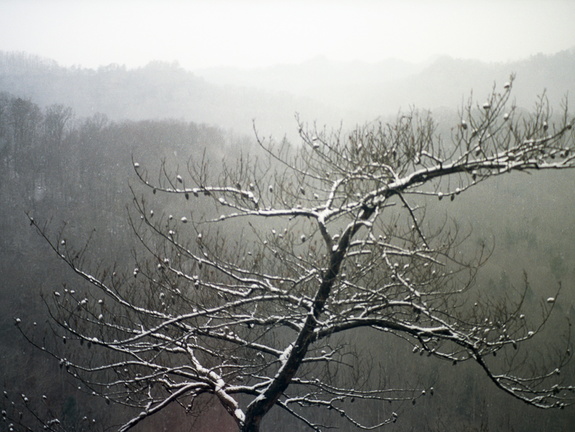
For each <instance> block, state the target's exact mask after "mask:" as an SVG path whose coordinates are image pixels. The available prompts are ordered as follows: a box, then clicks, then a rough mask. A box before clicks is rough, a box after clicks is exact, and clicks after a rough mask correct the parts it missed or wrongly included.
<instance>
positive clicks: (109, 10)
mask: <svg viewBox="0 0 575 432" xmlns="http://www.w3.org/2000/svg"><path fill="white" fill-rule="evenodd" d="M574 19H575V1H574V0H475V1H471V0H380V1H376V0H331V1H326V0H324V1H313V0H305V1H304V0H286V1H283V0H267V1H264V0H246V1H243V0H235V1H233V0H197V1H194V0H191V1H184V0H180V1H177V0H157V1H154V0H137V1H135V0H114V1H111V0H91V1H87V0H0V50H3V51H26V52H29V53H32V54H38V55H41V56H43V57H49V58H52V59H54V60H56V61H57V62H58V63H59V64H61V65H64V66H69V65H80V66H84V67H97V66H100V65H107V64H110V63H119V64H125V65H126V66H128V67H136V66H143V65H145V64H147V63H148V62H149V61H151V60H162V61H169V62H171V61H178V62H179V63H180V64H181V65H182V66H184V67H185V68H187V69H196V68H202V67H210V66H221V65H228V66H240V67H253V66H267V65H273V64H278V63H299V62H302V61H305V60H308V59H310V58H313V57H315V56H318V55H324V56H326V57H328V58H330V59H333V60H365V61H372V62H375V61H379V60H383V59H386V58H390V57H395V58H399V59H403V60H408V61H414V62H419V61H424V60H427V59H429V58H430V57H431V56H434V55H437V54H447V55H451V56H453V57H457V58H475V59H480V60H485V61H507V60H516V59H521V58H526V57H529V56H530V55H533V54H537V53H540V52H542V53H546V54H552V53H555V52H558V51H561V50H564V49H568V48H571V47H575V27H574V26H573V20H574Z"/></svg>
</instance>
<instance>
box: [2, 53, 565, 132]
mask: <svg viewBox="0 0 575 432" xmlns="http://www.w3.org/2000/svg"><path fill="white" fill-rule="evenodd" d="M511 73H516V74H517V80H516V86H515V91H514V97H515V98H516V100H517V103H518V105H523V106H526V107H527V108H530V107H532V105H533V103H534V102H535V100H536V96H537V95H539V94H541V92H543V91H544V90H546V91H547V96H548V98H549V100H550V102H551V103H552V104H554V105H556V104H559V103H560V102H561V100H562V98H563V97H564V96H565V95H566V94H569V95H570V96H569V97H570V98H573V97H575V96H574V95H575V80H574V79H573V77H574V76H575V48H573V49H570V50H566V51H562V52H559V53H557V54H554V55H543V54H537V55H534V56H531V57H529V58H527V59H524V60H521V61H516V62H509V63H485V62H481V61H476V60H463V59H454V58H451V57H448V56H438V57H436V58H434V59H432V60H430V61H429V62H425V63H421V64H412V63H408V62H404V61H401V60H397V59H389V60H386V61H383V62H378V63H365V62H360V61H353V62H336V61H331V60H328V59H326V58H325V57H317V58H314V59H311V60H309V61H307V62H303V63H301V64H295V65H278V66H273V67H268V68H256V69H237V68H212V69H202V70H197V71H187V70H185V69H183V68H182V67H181V66H179V65H178V64H177V63H163V62H151V63H149V64H148V65H146V66H144V67H141V68H135V69H127V68H126V67H125V66H121V65H115V64H112V65H108V66H102V67H100V68H98V69H87V68H81V67H71V68H65V67H61V66H59V65H58V64H57V63H56V62H55V61H54V60H51V59H46V58H42V57H38V56H34V55H31V54H27V53H14V52H0V91H3V92H8V93H10V94H13V95H16V96H20V97H26V98H30V99H32V100H33V101H34V102H36V103H38V104H40V105H49V104H53V103H61V104H64V105H68V106H71V107H72V108H73V109H74V111H75V113H76V114H77V115H78V116H89V115H92V114H94V113H96V112H100V113H105V114H106V115H107V116H109V117H110V118H111V119H113V120H114V119H118V120H119V119H133V120H139V119H144V118H168V117H171V118H177V119H185V120H190V121H194V122H197V123H208V124H214V125H219V126H222V127H224V128H231V129H234V130H236V131H237V132H241V133H251V129H252V121H253V120H254V119H255V121H256V125H257V127H258V128H261V130H262V131H263V132H264V133H270V134H274V135H275V136H278V135H279V136H281V135H282V134H283V133H290V132H291V131H294V130H295V121H294V114H295V113H299V115H300V117H301V119H302V120H304V121H306V122H314V121H317V122H318V123H319V124H320V125H323V124H327V125H330V126H334V125H338V124H339V122H340V121H342V120H343V121H344V122H345V123H347V124H354V123H356V122H364V121H369V120H372V119H374V118H377V117H379V116H388V115H393V114H395V113H397V112H398V110H400V109H403V110H406V109H409V108H410V107H417V108H422V109H436V108H449V109H457V108H458V107H459V106H461V104H462V102H463V101H465V100H467V98H468V97H469V95H470V94H471V91H472V90H473V93H474V95H475V97H476V98H477V99H481V98H482V97H483V96H484V95H485V94H487V93H488V92H489V91H490V90H491V88H492V86H493V84H494V83H499V84H502V83H503V82H505V81H506V80H507V79H508V77H509V75H510V74H511ZM572 105H573V104H572Z"/></svg>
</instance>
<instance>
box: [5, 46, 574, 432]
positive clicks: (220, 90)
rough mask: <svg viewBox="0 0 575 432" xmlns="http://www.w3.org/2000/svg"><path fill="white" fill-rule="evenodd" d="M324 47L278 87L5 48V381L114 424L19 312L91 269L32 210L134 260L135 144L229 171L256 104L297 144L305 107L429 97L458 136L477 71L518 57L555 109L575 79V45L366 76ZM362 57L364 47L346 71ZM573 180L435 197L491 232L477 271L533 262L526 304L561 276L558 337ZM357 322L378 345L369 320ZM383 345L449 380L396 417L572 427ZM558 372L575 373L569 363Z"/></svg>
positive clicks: (178, 166) (489, 289)
mask: <svg viewBox="0 0 575 432" xmlns="http://www.w3.org/2000/svg"><path fill="white" fill-rule="evenodd" d="M319 63H320V64H319V65H318V64H315V65H314V64H307V65H303V66H302V68H303V69H298V68H297V67H294V69H292V70H289V73H286V74H285V75H281V76H283V80H285V81H283V83H277V85H278V87H275V85H276V83H275V82H272V81H271V77H272V76H277V74H278V73H279V71H278V70H276V69H274V70H270V71H255V72H254V74H253V77H252V75H251V74H248V73H247V72H246V73H244V74H241V76H239V77H238V82H235V81H234V79H235V78H234V77H232V76H230V75H229V73H228V72H226V71H220V72H218V73H219V75H218V76H217V79H216V75H214V83H212V82H210V80H209V74H208V73H207V72H206V71H204V72H197V73H191V72H188V71H185V70H183V69H182V68H180V67H179V66H178V65H176V64H163V63H152V64H150V65H148V66H146V67H144V68H140V69H135V70H128V69H126V68H124V67H123V66H114V65H112V66H108V67H103V68H100V69H98V70H89V69H83V68H80V67H78V68H70V69H68V68H63V67H60V66H58V65H57V64H56V63H54V62H52V61H49V60H45V59H40V58H37V57H34V56H28V55H24V54H11V53H1V54H0V91H1V92H2V93H0V214H1V215H2V217H1V220H0V274H1V280H2V282H1V283H0V295H1V296H2V298H3V300H2V302H0V308H1V310H0V370H2V371H3V372H2V374H1V380H2V381H1V382H0V385H1V386H2V387H3V389H6V391H8V392H9V393H10V397H12V398H14V395H15V396H16V397H17V398H20V395H21V394H24V393H25V394H33V395H35V397H36V398H38V397H39V396H40V395H42V394H46V395H47V397H48V398H49V400H50V403H51V404H52V405H51V406H52V408H53V409H54V412H55V415H57V416H58V417H59V418H60V419H61V420H62V421H63V423H65V424H64V426H65V427H66V428H67V429H66V430H103V429H104V427H103V425H104V424H106V422H110V421H111V422H112V423H117V422H119V421H120V420H119V419H120V417H122V415H123V412H122V409H123V408H122V407H110V406H107V405H105V404H103V403H102V404H101V405H100V404H92V402H89V401H91V399H89V398H88V396H87V395H85V394H84V393H83V392H77V391H76V390H75V388H74V387H73V386H72V385H71V384H70V383H69V381H68V379H67V377H66V373H65V371H64V370H62V369H61V368H60V369H59V368H58V364H57V363H56V362H54V360H53V359H52V358H49V357H48V356H44V355H42V353H40V351H38V350H36V349H35V348H33V347H31V346H30V345H29V344H27V343H26V342H25V340H24V339H23V338H22V336H21V335H20V334H19V333H18V332H17V331H16V329H15V327H14V318H15V317H16V316H24V317H26V318H27V319H33V320H35V321H37V324H38V326H39V327H43V326H47V324H46V323H47V322H48V317H47V316H46V309H45V305H44V301H43V300H42V297H41V294H48V295H52V293H53V292H54V291H58V290H61V289H62V286H63V285H62V284H66V285H65V286H66V287H67V289H73V287H74V286H75V285H74V284H76V283H78V282H77V281H75V279H73V278H72V274H71V272H67V271H66V269H65V266H63V265H62V262H60V261H59V260H58V259H57V258H56V257H55V256H54V254H53V253H52V251H50V250H49V248H48V246H47V244H46V242H45V241H44V240H43V239H41V238H40V237H39V236H38V235H37V233H36V232H35V231H34V230H33V229H32V228H31V227H30V226H29V221H28V219H27V217H26V214H28V215H30V216H31V217H33V218H34V220H35V221H37V222H38V223H39V224H42V225H43V224H47V227H48V230H49V231H50V232H52V233H55V234H57V233H59V232H60V231H61V230H63V231H62V232H63V233H64V236H65V237H66V238H67V239H69V240H67V241H69V242H70V243H74V244H75V245H76V247H78V248H82V247H83V246H84V244H86V243H88V242H89V245H88V246H87V251H88V252H87V254H86V257H88V258H90V259H92V260H93V264H94V266H96V267H98V266H100V265H102V266H111V265H113V263H116V265H117V266H118V267H125V268H133V266H134V262H135V257H134V251H137V250H138V248H140V247H141V245H139V244H138V242H137V241H136V239H134V236H133V232H132V228H131V226H130V224H129V223H128V218H127V216H128V214H129V212H130V209H133V199H134V196H136V197H138V198H139V197H141V196H142V195H143V194H144V193H145V192H144V190H145V189H143V188H142V187H141V184H140V183H139V182H138V179H137V177H136V176H135V174H134V165H133V164H134V161H137V162H138V163H139V165H140V166H141V167H145V168H146V169H147V170H149V171H148V172H149V173H150V174H151V177H152V178H154V179H155V178H159V177H160V169H161V163H162V161H165V167H166V168H167V170H174V172H175V171H178V172H184V173H185V172H186V171H187V162H188V160H189V159H190V158H191V159H193V160H199V159H201V158H204V157H205V158H206V160H209V161H210V163H209V165H208V166H209V168H210V170H212V172H219V171H220V170H221V169H222V167H223V166H224V165H223V164H222V163H221V161H222V159H223V158H225V159H226V160H227V161H234V160H236V159H238V158H239V157H240V155H243V156H244V157H245V155H246V154H251V155H252V156H253V155H255V154H259V152H260V151H261V150H260V149H259V148H258V147H257V145H256V144H255V140H254V137H253V134H252V133H251V132H250V131H251V129H252V120H253V119H255V120H256V126H257V129H258V131H260V130H261V131H262V133H263V134H264V135H268V134H271V133H273V134H274V135H275V137H276V139H277V140H278V141H281V139H282V138H283V136H284V134H287V136H288V138H289V139H290V140H291V141H292V143H293V145H295V146H298V145H300V144H301V143H300V142H299V141H298V140H297V139H295V138H293V137H294V134H293V131H295V130H296V127H297V125H296V123H295V121H294V113H295V112H298V113H300V117H301V119H302V120H303V121H304V122H309V123H310V124H311V123H313V122H314V121H317V122H318V125H319V127H320V128H321V127H322V126H323V125H324V124H326V125H327V129H328V130H329V129H331V128H335V129H337V128H338V127H339V126H340V123H339V122H340V121H343V124H344V126H343V127H344V130H347V128H348V127H349V126H354V125H355V123H356V122H362V123H363V122H365V121H371V120H373V119H374V118H375V117H378V116H383V117H386V118H387V117H389V116H390V115H393V113H395V112H397V110H398V109H399V107H403V108H407V107H408V106H410V105H416V106H418V107H421V108H423V109H426V108H431V109H432V110H433V111H434V112H435V113H436V118H437V120H438V122H439V127H438V131H437V132H439V133H440V134H442V135H443V136H445V137H449V136H450V134H452V133H453V131H454V130H456V128H457V127H458V124H459V114H458V113H457V109H458V108H459V107H460V106H461V102H462V100H466V99H467V97H468V95H469V92H470V89H471V88H475V95H476V96H477V98H479V99H480V98H481V97H483V95H484V94H485V93H486V92H488V91H489V90H490V88H491V86H492V84H493V81H498V82H502V81H504V80H505V79H507V77H508V75H509V73H510V72H513V71H514V72H517V74H518V77H517V94H516V97H517V101H518V103H519V104H520V105H521V107H522V108H527V109H528V108H531V107H532V105H534V103H535V101H536V100H537V99H536V96H537V94H539V93H541V91H542V90H543V89H544V88H548V95H549V98H550V101H551V103H552V106H553V107H555V110H556V112H559V111H560V109H559V102H560V100H561V97H562V96H563V95H564V94H565V93H566V92H568V91H571V95H573V94H575V88H573V81H572V79H571V77H572V76H573V74H574V73H575V51H569V52H564V53H560V54H558V55H556V56H550V57H545V56H536V57H533V58H531V59H528V60H525V61H524V62H519V63H515V64H493V65H487V64H482V63H479V62H467V61H459V60H453V59H447V58H440V59H437V60H436V61H434V62H432V63H431V64H429V65H424V66H421V67H414V66H409V65H398V66H397V69H396V70H395V71H394V72H393V73H390V74H388V75H385V74H383V72H382V75H381V76H382V77H384V78H385V79H383V78H382V80H381V81H380V80H379V78H378V77H379V76H380V74H379V72H378V69H370V68H369V67H367V66H365V65H363V66H362V67H361V68H360V70H362V71H363V73H364V74H368V75H369V80H368V81H366V82H364V81H363V80H362V76H361V75H358V76H357V77H355V78H345V79H344V78H343V75H342V76H340V77H339V78H338V77H337V76H336V77H334V78H333V79H334V82H330V81H329V80H325V74H326V73H327V72H326V71H329V70H330V65H329V64H326V63H324V62H323V61H322V62H319ZM310 68H311V69H310ZM314 68H316V69H314ZM313 70H316V72H313ZM349 70H352V71H353V67H352V65H347V66H346V68H345V73H346V74H347V73H348V72H349ZM301 71H304V72H303V76H307V75H308V74H311V75H313V76H315V77H316V80H317V81H316V82H317V85H316V84H313V83H311V84H310V85H309V86H308V87H305V88H304V87H303V86H302V85H300V84H297V83H291V82H290V79H292V78H293V79H294V80H295V79H302V78H301V77H302V75H301V73H302V72H301ZM318 71H319V72H318ZM374 71H376V72H374ZM231 73H232V74H233V73H234V71H231ZM202 74H205V76H204V77H203V78H201V77H200V76H201V75H202ZM298 74H299V75H298ZM298 76H299V77H298ZM347 76H348V75H346V77H347ZM258 80H261V81H260V84H261V86H259V85H258ZM338 80H339V81H338ZM322 82H323V84H321V83H322ZM258 87H260V88H258ZM274 89H275V90H274ZM405 94H409V95H410V96H409V97H407V98H406V97H404V95H405ZM439 108H441V109H439ZM290 128H291V130H290ZM263 170H265V167H263ZM574 184H575V172H567V173H562V175H557V174H556V173H544V174H541V175H537V177H536V178H535V176H530V175H528V174H524V173H518V174H512V175H510V176H508V177H506V178H500V179H497V180H494V181H490V182H486V183H485V184H482V185H480V186H478V187H477V188H476V189H474V190H472V191H470V192H469V193H468V194H463V195H462V196H461V197H457V199H455V200H454V201H453V202H450V203H448V205H447V206H445V205H443V204H445V202H442V206H441V207H438V208H435V207H434V206H433V205H432V206H430V209H429V212H430V214H431V216H432V218H434V219H433V220H436V221H443V220H446V219H450V220H451V219H455V220H457V221H458V224H459V225H460V226H461V227H462V229H463V230H468V231H469V232H470V239H471V241H470V247H469V250H470V251H471V249H473V246H474V245H478V244H480V243H481V242H486V243H487V244H489V245H492V247H493V255H492V257H491V259H490V260H489V261H488V263H487V264H486V265H485V266H484V268H483V269H482V271H481V272H480V274H479V276H478V279H477V283H478V284H480V285H481V286H483V287H485V292H486V293H497V292H500V291H501V290H502V289H503V288H504V289H509V290H512V291H513V292H520V291H521V290H522V289H523V287H524V286H525V284H524V279H523V273H524V271H525V274H526V275H527V277H528V280H529V285H528V288H527V293H528V295H527V296H526V298H527V299H528V301H529V302H530V303H529V305H528V307H529V308H530V310H532V311H533V314H534V315H536V314H539V313H540V309H541V305H542V303H543V302H544V300H545V299H546V298H548V297H549V296H550V295H554V293H555V292H556V290H557V287H558V284H559V281H561V282H562V290H561V293H560V296H559V300H560V301H558V302H557V304H556V314H555V316H554V318H553V320H552V321H551V324H550V326H549V328H548V329H547V332H546V333H545V336H546V341H541V343H542V344H543V343H544V342H549V343H550V344H551V345H552V346H554V347H555V346H561V348H557V349H563V345H561V342H562V336H563V335H564V334H565V333H566V332H568V330H569V325H568V324H567V320H573V319H575V309H574V304H575V266H574V264H573V263H575V249H574V248H573V247H572V245H573V244H574V243H575V226H574V225H573V217H572V212H573V208H575V194H573V185H574ZM154 195H155V194H154ZM180 198H182V197H180V196H177V197H176V204H175V207H176V208H177V209H180V210H181V211H182V212H186V214H189V213H190V212H193V211H198V208H194V207H193V204H191V203H192V201H188V200H186V199H184V198H182V199H181V200H180ZM154 199H156V200H160V203H162V202H164V201H162V200H165V203H166V204H165V205H166V208H168V201H170V202H172V203H173V202H174V201H173V199H174V197H154ZM202 210H203V209H202ZM210 210H211V208H210ZM47 334H48V333H47ZM47 337H49V336H47ZM358 338H359V339H362V338H365V343H366V345H369V343H370V342H369V340H368V337H367V336H365V335H358ZM554 344H555V345H554ZM390 347H392V349H390ZM370 348H371V349H372V351H371V352H370V355H371V356H372V357H371V358H370V361H372V362H373V364H374V365H376V366H377V367H379V368H381V370H384V371H386V373H387V374H388V376H389V377H391V381H394V382H395V381H398V380H399V381H401V380H404V379H405V380H407V381H408V382H409V384H411V385H414V386H417V385H419V384H420V383H421V382H422V381H423V380H425V379H427V378H429V377H430V376H431V377H433V379H434V380H435V382H437V385H435V388H436V389H437V388H439V387H442V388H443V389H445V390H446V391H444V392H443V393H440V392H436V394H435V395H434V396H433V397H431V396H430V397H426V398H420V399H418V400H417V404H414V405H412V402H411V401H407V402H405V403H403V404H402V405H401V407H400V410H401V411H400V414H401V416H402V422H401V423H398V424H397V425H396V424H391V425H389V426H386V428H385V430H390V431H403V430H430V431H440V430H447V429H446V428H450V427H452V426H453V425H457V429H458V430H521V431H530V430H531V431H540V430H548V431H553V430H557V431H559V430H568V428H569V425H571V424H573V421H574V419H575V412H574V411H573V409H572V408H567V409H566V410H562V411H539V410H535V409H533V408H530V407H527V406H525V405H522V404H520V403H519V402H517V401H515V400H513V399H511V398H509V397H508V396H506V395H503V394H499V393H497V392H496V391H495V388H494V386H492V385H490V383H488V382H484V381H483V380H482V379H481V378H482V376H481V375H480V373H479V371H477V370H476V369H474V368H473V367H470V366H468V365H461V366H457V368H454V367H452V366H450V365H448V366H446V365H444V364H442V363H440V362H438V361H437V360H434V359H429V362H428V363H425V361H423V362H422V361H421V360H422V359H420V358H419V355H418V354H413V353H411V352H410V351H409V350H407V351H406V350H405V349H403V350H402V348H399V347H396V346H395V345H394V344H393V343H392V342H390V345H389V346H386V347H370ZM403 348H405V347H403ZM79 349H80V348H79ZM81 349H85V347H82V348H81ZM553 349H555V348H553ZM550 352H552V351H550ZM544 357H545V356H544V355H543V356H542V359H544ZM16 366H17V367H16ZM454 369H457V373H454V372H453V370H454ZM54 371H57V373H54ZM563 373H564V375H565V376H567V377H571V378H573V377H574V376H575V374H573V372H572V370H571V369H568V370H566V371H564V372H563ZM20 399H21V398H20ZM20 399H19V401H20ZM11 400H12V399H11ZM20 402H21V401H20ZM2 406H4V405H2ZM20 409H23V408H20ZM202 409H203V412H198V411H193V410H192V412H191V415H193V416H199V419H198V421H197V423H195V424H194V425H195V426H194V427H195V429H193V430H198V431H209V430H213V429H210V423H208V422H206V417H205V416H206V415H207V414H206V413H208V414H209V415H211V416H212V423H211V425H213V418H214V417H218V416H220V415H222V412H220V411H219V409H218V408H214V407H213V406H212V407H210V406H208V405H206V406H205V407H203V408H202ZM84 415H87V416H89V418H90V419H91V418H95V419H96V420H97V426H86V424H85V423H82V420H81V419H82V417H83V416H84ZM372 415H373V416H374V417H377V416H378V414H377V413H372ZM430 418H431V419H432V420H431V421H430V420H429V419H430ZM189 420H190V418H187V420H186V422H183V421H182V417H171V419H170V416H164V417H159V418H158V419H157V420H156V419H154V420H153V422H152V423H148V424H146V425H141V426H138V427H137V428H136V429H134V430H141V431H145V430H171V431H178V430H182V431H183V430H190V423H188V421H189ZM447 420H449V421H447ZM269 421H270V424H273V422H276V421H277V424H278V426H277V428H276V429H275V430H278V431H284V430H285V431H291V430H295V429H294V427H296V426H294V424H291V423H289V422H284V421H283V417H282V415H281V412H279V411H272V412H271V414H270V420H269ZM178 422H180V423H178ZM220 426H221V430H222V431H227V430H230V431H232V430H234V428H233V424H229V423H226V422H225V420H222V422H221V424H220ZM1 427H3V426H1ZM1 427H0V429H1ZM162 428H163V429H162Z"/></svg>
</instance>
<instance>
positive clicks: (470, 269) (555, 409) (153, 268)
mask: <svg viewBox="0 0 575 432" xmlns="http://www.w3.org/2000/svg"><path fill="white" fill-rule="evenodd" d="M352 66H354V67H352ZM573 73H575V51H574V50H571V51H565V52H562V53H559V54H557V55H555V56H543V55H539V56H534V57H532V58H530V59H526V60H525V61H522V62H516V63H505V64H485V63H481V62H471V61H462V60H455V59H451V58H438V59H435V60H434V61H432V62H429V63H428V64H418V65H416V64H408V63H401V62H387V63H381V64H372V65H368V64H360V65H358V64H355V65H350V64H345V63H343V62H340V63H337V62H330V61H328V60H326V59H324V58H318V59H315V60H313V61H310V62H307V63H304V64H301V65H297V66H293V65H292V66H289V67H288V66H285V68H284V67H281V66H278V67H276V68H268V69H266V68H261V69H255V70H253V71H250V72H248V71H240V70H233V69H226V68H218V69H216V68H213V69H205V70H198V71H194V72H190V71H186V70H184V69H182V68H181V67H180V66H179V65H177V64H175V63H174V64H167V63H160V62H154V63H151V64H149V65H148V66H146V67H143V68H139V69H126V68H125V67H123V66H119V65H110V66H107V67H102V68H99V69H97V70H93V69H83V68H80V67H76V68H64V67H61V66H58V64H56V63H55V62H53V61H51V60H48V59H44V58H39V57H35V56H31V55H28V54H25V53H7V52H0V206H1V207H2V210H1V215H2V217H1V218H0V233H1V234H0V254H1V258H0V275H1V280H2V283H1V284H0V293H1V295H2V299H3V300H2V302H0V308H1V309H2V310H1V313H0V370H1V371H2V373H1V374H0V378H1V382H0V386H1V387H2V392H3V394H2V395H0V399H1V402H0V409H1V412H2V414H1V416H2V418H1V419H0V430H2V431H4V430H6V431H30V430H51V431H104V430H121V431H127V430H133V431H158V430H170V431H190V430H193V431H199V432H201V431H206V432H207V431H222V432H227V431H230V432H232V431H242V432H246V431H251V432H255V431H260V430H261V431H268V430H269V431H272V430H273V431H294V430H302V431H303V430H315V431H326V430H332V429H335V430H382V431H383V430H385V431H388V430H389V431H446V430H465V431H489V430H493V431H499V430H500V431H513V430H515V431H542V430H545V431H564V430H570V429H571V427H572V425H573V423H574V422H575V411H574V410H573V407H572V406H571V404H572V403H573V401H574V400H575V370H574V363H573V361H572V352H573V347H572V344H573V340H574V339H573V335H572V333H571V323H572V321H573V320H574V319H575V265H574V263H575V248H574V247H573V245H574V244H575V224H574V223H573V209H574V208H575V194H574V193H573V191H574V189H573V187H574V185H575V170H572V169H569V168H572V167H574V166H575V135H574V131H573V114H572V112H570V111H569V109H568V108H569V101H570V100H571V99H572V97H573V94H575V91H574V90H575V89H574V88H573V82H572V76H573ZM310 77H319V78H314V79H311V78H310ZM570 98H571V99H570Z"/></svg>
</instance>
